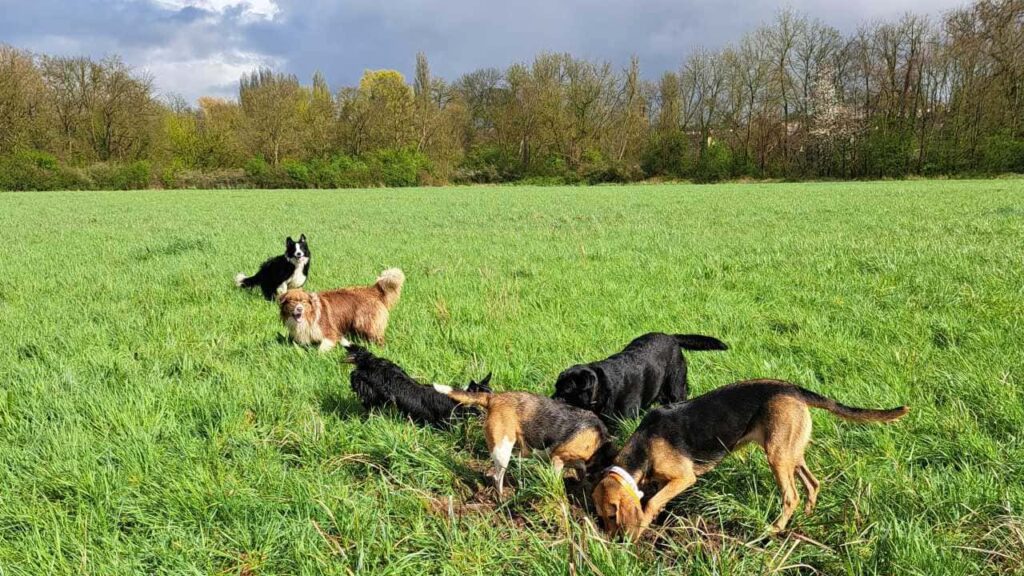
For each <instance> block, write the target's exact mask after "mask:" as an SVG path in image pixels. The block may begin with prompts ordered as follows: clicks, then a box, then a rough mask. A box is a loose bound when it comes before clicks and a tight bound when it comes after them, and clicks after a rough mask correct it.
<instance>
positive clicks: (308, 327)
mask: <svg viewBox="0 0 1024 576" xmlns="http://www.w3.org/2000/svg"><path fill="white" fill-rule="evenodd" d="M404 283H405V274H403V273H402V271H401V270H399V269H398V268H389V269H387V270H385V271H383V272H381V273H380V276H379V277H378V278H377V281H376V282H374V283H373V284H371V285H370V286H353V287H350V288H338V289H335V290H328V291H326V292H306V291H304V290H289V291H287V292H285V293H284V294H282V295H281V296H280V297H279V298H278V300H279V302H280V305H281V321H282V322H284V325H285V326H286V327H287V328H288V333H289V335H290V336H291V338H292V340H294V341H295V342H297V343H299V344H304V345H312V344H318V345H319V346H320V350H322V351H327V350H330V349H331V348H334V345H335V344H337V343H338V342H340V341H342V339H343V338H344V336H345V335H346V334H357V335H359V336H363V337H364V338H366V339H368V340H372V341H373V342H376V343H378V344H381V343H383V342H384V331H385V330H386V329H387V327H388V310H390V309H391V308H392V307H393V306H394V305H395V303H397V302H398V298H399V296H401V294H402V284H404Z"/></svg>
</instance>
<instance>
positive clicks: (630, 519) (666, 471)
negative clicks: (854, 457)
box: [593, 381, 907, 538]
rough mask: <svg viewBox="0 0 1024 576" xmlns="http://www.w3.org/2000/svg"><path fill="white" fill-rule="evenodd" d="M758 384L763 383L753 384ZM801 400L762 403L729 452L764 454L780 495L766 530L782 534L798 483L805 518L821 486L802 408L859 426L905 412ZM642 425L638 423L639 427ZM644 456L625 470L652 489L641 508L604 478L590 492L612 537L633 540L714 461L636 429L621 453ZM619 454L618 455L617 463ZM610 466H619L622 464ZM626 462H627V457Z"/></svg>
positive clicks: (775, 399) (786, 397)
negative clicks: (810, 463)
mask: <svg viewBox="0 0 1024 576" xmlns="http://www.w3.org/2000/svg"><path fill="white" fill-rule="evenodd" d="M753 382H756V383H763V382H767V381H753ZM823 400H825V401H826V402H818V401H806V400H805V399H801V398H799V397H797V396H792V395H777V396H773V397H770V398H768V399H767V400H766V401H765V403H764V406H763V410H764V412H763V414H764V417H762V418H760V419H758V421H757V422H756V424H755V425H754V426H753V427H752V428H751V429H750V430H749V432H748V433H747V434H746V435H745V436H743V437H742V438H741V439H740V442H739V443H738V444H737V445H736V446H734V447H732V450H733V451H734V450H736V449H739V448H741V447H742V446H745V445H747V444H757V445H758V446H761V448H762V449H763V450H764V451H765V454H766V455H767V457H768V465H769V466H770V467H771V470H772V474H773V475H774V477H775V482H776V484H777V485H778V487H779V491H780V493H781V496H782V512H781V514H780V515H779V517H778V519H777V520H776V521H775V523H774V524H773V525H772V529H773V531H776V532H778V531H781V530H784V529H785V527H786V525H787V524H788V523H789V520H790V518H791V517H792V516H793V512H794V511H795V510H796V507H797V505H798V503H799V500H800V495H799V493H798V492H797V488H796V479H799V480H800V482H801V484H803V486H804V489H805V491H806V492H807V502H806V504H805V507H804V510H805V512H806V513H808V514H809V513H810V512H811V510H813V509H814V505H815V503H816V502H817V500H818V492H819V490H820V488H821V482H820V481H819V480H818V479H817V478H815V476H814V474H812V473H811V470H810V469H809V468H808V467H807V462H806V461H805V460H804V449H805V448H806V446H807V444H808V442H809V441H810V438H811V415H810V411H809V410H808V406H812V407H816V408H824V409H827V410H829V411H830V412H833V413H834V414H837V415H839V416H841V417H843V418H845V419H848V420H855V421H861V422H867V421H875V422H890V421H893V420H896V419H898V418H901V417H902V416H904V415H905V414H906V413H907V409H906V407H901V408H897V409H892V410H888V411H886V410H860V412H856V413H854V412H850V411H848V410H847V407H844V406H841V405H840V406H839V407H838V408H836V407H835V405H836V403H835V402H834V401H832V400H828V399H824V398H823ZM642 427H643V424H641V428H642ZM638 447H639V448H642V449H641V450H639V451H640V452H642V451H646V459H647V461H648V464H647V465H646V466H643V467H640V468H636V467H634V469H632V470H628V473H630V474H631V475H632V476H633V479H634V480H635V481H636V482H637V484H654V485H657V486H658V487H659V490H658V492H657V493H655V494H654V496H652V497H651V498H650V499H649V500H648V501H647V504H646V506H641V504H640V501H639V500H638V499H637V498H636V497H635V496H634V495H633V494H631V492H630V490H629V489H628V487H626V486H624V485H623V483H622V482H621V481H620V480H619V479H617V478H615V477H614V475H612V474H609V475H607V476H605V478H603V479H602V480H601V481H600V482H599V483H598V484H597V486H596V487H595V488H594V491H593V498H594V504H595V507H596V508H597V512H598V515H599V516H600V517H601V519H602V520H603V522H604V525H605V528H606V529H607V530H608V531H609V532H610V533H612V534H614V533H616V532H618V531H620V530H621V531H623V532H625V533H626V534H627V535H628V536H630V537H633V538H635V537H637V536H639V535H640V534H641V533H642V532H643V531H644V530H645V529H646V528H647V527H648V526H649V525H650V523H651V522H652V521H653V520H654V519H655V518H657V516H658V514H659V513H660V512H661V510H662V509H663V508H664V507H665V505H666V504H667V503H668V502H669V501H670V500H672V499H673V498H675V497H676V496H678V495H679V494H680V493H681V492H683V491H684V490H686V489H687V488H689V487H690V486H692V485H693V484H694V483H695V482H696V481H697V477H698V476H700V475H702V474H704V473H705V472H708V471H709V470H711V469H713V468H714V467H715V465H717V463H718V461H712V462H708V461H703V462H702V461H699V460H696V459H694V458H692V457H691V455H690V454H688V453H687V452H686V451H685V450H680V449H678V448H677V447H676V446H673V445H672V444H671V443H670V442H668V441H666V440H665V439H664V438H662V437H660V436H658V435H654V434H645V431H644V430H642V429H638V430H637V432H636V434H634V436H633V437H632V438H630V440H629V441H628V442H627V444H626V447H624V448H623V452H625V451H626V450H634V451H637V448H638ZM621 458H622V453H620V459H621ZM620 459H617V460H616V463H617V464H619V465H620V466H621V465H622V462H623V461H622V460H620ZM627 459H628V458H627Z"/></svg>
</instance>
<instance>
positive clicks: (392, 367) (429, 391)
mask: <svg viewBox="0 0 1024 576" xmlns="http://www.w3.org/2000/svg"><path fill="white" fill-rule="evenodd" d="M345 349H346V350H347V351H348V356H347V358H346V359H345V361H346V362H349V363H352V364H355V369H354V370H352V374H351V375H350V376H349V380H350V381H351V382H352V391H353V392H355V394H356V396H358V397H359V400H360V401H361V402H362V403H363V406H364V407H365V408H366V409H367V410H370V409H372V408H381V407H385V406H394V407H395V408H396V409H397V410H398V411H399V412H401V413H402V414H405V415H406V416H408V417H409V418H410V419H412V421H413V422H416V423H417V424H429V425H431V426H437V427H442V428H443V427H447V426H448V425H449V424H451V422H452V420H453V419H454V418H458V417H460V416H465V415H467V414H473V413H475V409H474V408H472V407H470V406H460V405H459V403H458V402H456V401H455V400H452V399H451V398H449V397H448V396H447V395H445V394H442V393H440V392H438V391H437V390H434V389H433V388H432V387H431V386H428V385H423V384H420V383H419V382H417V381H416V380H413V379H412V377H410V376H409V375H408V374H406V373H405V370H402V368H401V367H400V366H398V365H397V364H395V363H394V362H391V361H390V360H387V359H384V358H380V357H378V356H375V355H374V354H373V353H372V352H370V351H369V350H367V349H366V348H363V347H362V346H358V345H355V344H347V345H346V346H345ZM490 380H491V375H490V374H488V375H487V376H486V377H485V378H484V379H483V381H481V382H480V383H479V384H478V383H476V382H470V384H469V387H468V388H467V390H468V391H470V392H490V391H491V389H490V388H489V387H488V386H487V383H488V382H490Z"/></svg>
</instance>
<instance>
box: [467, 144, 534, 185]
mask: <svg viewBox="0 0 1024 576" xmlns="http://www.w3.org/2000/svg"><path fill="white" fill-rule="evenodd" d="M518 176H519V174H518V172H517V166H516V159H515V158H512V157H511V155H510V154H509V153H508V152H506V150H505V149H504V148H502V147H500V146H478V147H474V148H473V149H471V150H470V151H469V152H468V153H466V155H465V157H463V159H462V163H461V164H460V165H459V167H458V168H457V169H456V170H455V173H454V174H453V175H452V179H453V180H454V181H455V182H458V183H462V184H494V183H497V182H506V181H509V180H515V179H516V178H517V177H518Z"/></svg>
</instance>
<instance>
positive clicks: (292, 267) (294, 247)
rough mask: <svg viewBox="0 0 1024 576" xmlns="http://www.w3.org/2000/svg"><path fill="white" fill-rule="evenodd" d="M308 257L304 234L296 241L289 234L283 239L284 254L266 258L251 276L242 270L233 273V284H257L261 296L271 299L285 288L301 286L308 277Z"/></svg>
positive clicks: (243, 286)
mask: <svg viewBox="0 0 1024 576" xmlns="http://www.w3.org/2000/svg"><path fill="white" fill-rule="evenodd" d="M309 258H310V253H309V244H307V243H306V235H305V234H303V235H301V236H299V241H298V242H296V241H294V240H292V237H291V236H289V237H288V238H287V239H286V240H285V241H284V254H281V255H280V256H274V257H273V258H270V259H268V260H267V261H266V262H264V263H263V264H261V265H260V269H259V271H258V272H256V273H255V274H253V275H252V276H249V277H246V275H245V274H244V273H243V272H239V273H238V274H236V275H235V285H236V286H238V287H239V288H255V287H257V286H259V288H260V291H261V292H263V297H264V298H266V299H267V300H273V299H274V297H275V296H279V295H281V294H284V293H285V292H286V291H287V290H290V289H292V288H302V285H303V284H305V283H306V278H307V277H309Z"/></svg>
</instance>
